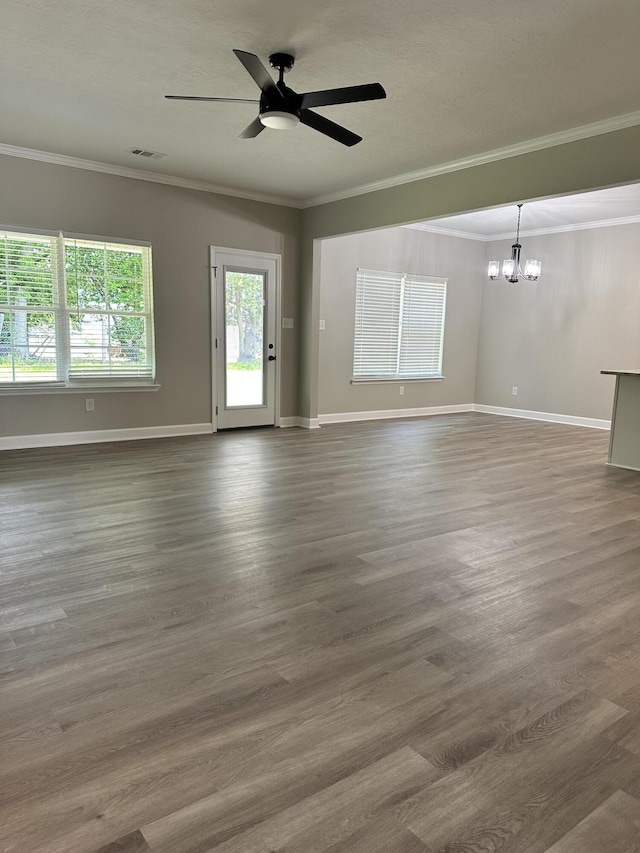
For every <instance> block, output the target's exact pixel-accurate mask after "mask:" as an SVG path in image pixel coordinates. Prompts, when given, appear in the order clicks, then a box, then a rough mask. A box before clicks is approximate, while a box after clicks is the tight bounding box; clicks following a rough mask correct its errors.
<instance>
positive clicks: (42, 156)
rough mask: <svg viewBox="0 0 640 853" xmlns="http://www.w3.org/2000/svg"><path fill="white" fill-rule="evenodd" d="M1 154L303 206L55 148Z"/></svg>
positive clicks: (1, 146) (8, 149)
mask: <svg viewBox="0 0 640 853" xmlns="http://www.w3.org/2000/svg"><path fill="white" fill-rule="evenodd" d="M0 154H4V155H5V156H7V157H21V158H22V159H24V160H37V161H38V162H40V163H53V164H54V165H56V166H69V167H71V168H72V169H85V170H86V171H88V172H102V173H103V174H105V175H117V176H118V177H120V178H133V180H136V181H150V182H151V183H153V184H166V185H167V186H170V187H181V188H182V189H187V190H199V191H200V192H205V193H216V194H217V195H226V196H232V197H233V198H244V199H248V200H249V201H260V202H263V203H264V204H277V205H280V206H283V207H295V208H301V207H302V204H301V203H300V202H299V201H296V200H295V199H291V198H286V197H284V196H275V195H267V194H264V193H254V192H249V191H247V190H239V189H232V188H230V187H223V186H219V185H218V184H210V183H208V182H207V181H194V180H191V179H190V178H180V177H178V176H176V175H164V174H161V173H159V172H148V171H146V170H145V169H131V168H129V167H128V166H114V165H113V164H112V163H100V162H99V161H97V160H82V159H81V158H79V157H70V156H68V155H66V154H54V153H53V152H51V151H38V150H37V149H35V148H20V147H19V146H17V145H7V144H5V143H2V142H0Z"/></svg>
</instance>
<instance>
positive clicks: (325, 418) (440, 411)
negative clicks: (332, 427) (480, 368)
mask: <svg viewBox="0 0 640 853" xmlns="http://www.w3.org/2000/svg"><path fill="white" fill-rule="evenodd" d="M472 411H473V403H462V404H457V405H454V406H425V407H422V408H418V409H379V410H378V411H374V412H331V413H329V414H326V415H320V416H319V417H318V420H319V422H320V425H321V426H322V425H323V424H347V423H353V422H355V421H381V420H387V419H389V418H424V417H430V416H431V415H453V414H458V413H459V412H472Z"/></svg>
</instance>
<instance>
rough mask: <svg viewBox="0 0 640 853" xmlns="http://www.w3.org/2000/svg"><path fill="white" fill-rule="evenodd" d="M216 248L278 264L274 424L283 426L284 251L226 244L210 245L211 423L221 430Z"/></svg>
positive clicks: (219, 251)
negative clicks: (216, 341)
mask: <svg viewBox="0 0 640 853" xmlns="http://www.w3.org/2000/svg"><path fill="white" fill-rule="evenodd" d="M216 252H218V253H220V254H224V255H226V254H229V255H246V256H247V258H252V259H253V260H255V261H260V260H268V261H275V265H276V281H275V291H276V304H275V315H276V321H275V322H276V364H275V367H276V370H275V388H274V392H273V393H274V395H275V400H274V423H273V425H274V427H279V426H280V365H281V360H280V359H281V355H282V255H279V254H276V253H274V252H257V251H255V250H253V249H233V248H229V247H225V246H209V299H210V300H211V333H210V336H209V349H210V352H211V423H212V424H213V430H212V431H213V432H217V431H218V415H217V413H216V412H217V406H218V353H220V354H222V353H223V351H224V348H223V347H218V348H217V349H216V346H215V339H216V329H217V320H218V318H217V315H216V286H217V278H216V270H217V267H218V264H217V261H216Z"/></svg>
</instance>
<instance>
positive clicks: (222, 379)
mask: <svg viewBox="0 0 640 853" xmlns="http://www.w3.org/2000/svg"><path fill="white" fill-rule="evenodd" d="M211 266H212V272H213V275H212V282H213V293H212V304H213V305H214V311H213V317H214V321H213V338H214V340H213V345H214V359H213V362H214V375H215V381H214V387H215V392H214V405H215V406H216V407H217V413H216V414H217V428H218V429H231V428H233V427H252V426H273V425H275V421H276V417H275V415H276V379H277V371H276V366H277V361H276V359H277V356H278V354H277V352H276V345H277V340H276V330H277V328H278V326H277V322H276V320H277V316H276V314H277V305H276V301H277V275H278V263H277V257H276V256H274V255H263V254H260V253H253V252H239V251H234V250H232V249H215V248H212V250H211Z"/></svg>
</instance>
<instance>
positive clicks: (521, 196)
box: [298, 125, 640, 418]
mask: <svg viewBox="0 0 640 853" xmlns="http://www.w3.org/2000/svg"><path fill="white" fill-rule="evenodd" d="M639 149H640V125H637V126H634V127H629V128H626V129H624V130H618V131H614V132H611V133H605V134H601V135H600V136H594V137H590V138H589V139H580V140H577V141H574V142H567V143H565V144H563V145H556V146H553V147H550V148H544V149H542V150H539V151H532V152H530V153H526V154H520V155H517V156H513V157H507V158H504V159H502V160H499V161H496V162H493V163H482V162H480V163H479V164H478V165H475V166H470V167H469V168H466V169H459V170H458V171H455V172H447V173H445V174H441V175H434V176H433V177H429V178H424V179H422V180H418V181H413V182H412V183H407V184H402V185H399V186H394V187H390V188H387V189H381V190H377V191H375V192H369V193H366V194H363V195H358V196H353V197H351V198H347V199H344V200H342V201H335V202H330V203H327V204H322V205H317V206H315V207H310V208H308V209H306V210H304V211H303V230H302V242H301V252H302V258H301V276H300V286H301V292H300V327H301V328H300V335H301V348H300V361H301V363H300V373H299V376H300V390H299V412H298V414H299V415H301V416H302V417H306V418H314V417H316V415H317V411H318V409H317V403H318V395H317V385H318V371H319V333H318V321H319V319H320V314H319V310H320V300H319V298H317V293H318V291H319V289H320V280H319V278H318V277H317V276H316V277H314V248H315V244H316V243H317V241H318V239H319V238H322V237H330V236H336V235H338V234H346V233H354V232H356V231H364V230H367V229H372V228H384V227H387V226H392V225H399V224H402V223H407V222H418V221H420V220H425V219H432V218H435V217H438V216H446V215H447V214H452V213H461V212H464V211H469V210H480V209H482V208H485V207H492V206H494V205H498V204H507V203H514V202H518V201H526V200H527V199H534V198H542V197H545V196H552V195H566V194H569V193H575V192H581V191H583V190H589V189H596V188H599V187H606V186H612V185H614V184H621V183H632V182H634V181H639V180H640V157H638V150H639Z"/></svg>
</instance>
